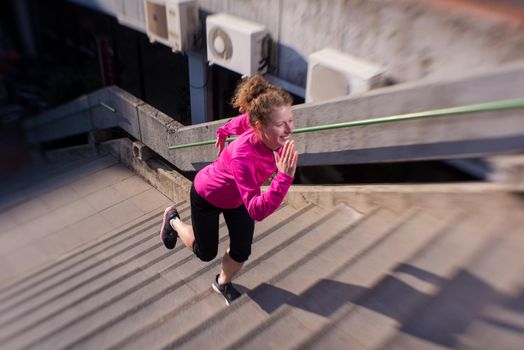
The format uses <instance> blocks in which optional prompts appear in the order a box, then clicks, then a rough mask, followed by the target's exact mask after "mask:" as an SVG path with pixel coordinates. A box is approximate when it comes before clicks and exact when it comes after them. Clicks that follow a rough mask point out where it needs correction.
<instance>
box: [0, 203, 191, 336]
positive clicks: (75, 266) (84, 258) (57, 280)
mask: <svg viewBox="0 0 524 350" xmlns="http://www.w3.org/2000/svg"><path fill="white" fill-rule="evenodd" d="M179 208H180V213H181V215H182V217H184V214H185V215H186V217H188V212H189V206H188V204H187V203H181V204H180V206H179ZM160 223H161V212H158V213H157V214H156V216H155V217H154V218H153V220H150V221H148V222H146V223H144V224H143V225H141V227H138V228H135V230H137V232H135V233H133V232H132V231H127V232H126V231H124V233H126V236H124V237H118V236H117V237H111V238H109V239H107V240H102V241H101V242H100V243H102V244H98V243H95V244H94V245H93V246H91V247H88V248H86V249H84V250H83V251H81V252H79V253H78V254H76V255H72V256H71V258H75V257H76V259H75V260H79V261H77V262H76V263H75V262H74V261H71V259H68V258H66V259H64V262H63V263H58V264H56V265H57V267H56V270H55V271H54V272H53V273H51V275H50V276H48V277H47V278H45V279H44V280H42V281H40V283H35V284H34V285H33V286H31V287H28V290H30V291H32V293H31V294H29V295H27V293H25V294H26V295H25V296H24V298H23V299H21V300H18V301H17V302H15V303H14V304H11V305H10V306H9V307H7V308H4V310H7V312H6V314H7V315H4V314H2V321H0V322H1V323H0V325H1V326H0V327H1V331H0V339H4V338H5V339H7V338H9V339H11V338H13V337H16V336H18V335H24V334H26V332H27V331H28V330H32V329H33V328H35V327H36V328H38V326H39V325H42V324H43V323H44V321H45V322H48V321H49V320H50V319H53V318H54V317H56V316H59V315H61V313H62V312H64V311H66V310H68V309H69V308H71V307H73V306H74V307H75V308H78V307H80V306H81V305H80V304H81V303H84V304H86V305H89V306H91V307H92V306H94V305H95V304H96V302H94V301H93V299H95V297H97V298H99V299H100V297H101V296H103V297H106V298H107V297H109V295H110V294H111V293H113V294H114V293H115V292H118V293H120V292H121V291H119V290H118V289H117V290H116V291H115V286H118V285H119V283H129V284H132V283H135V284H136V283H138V282H136V279H137V277H136V276H135V274H136V273H137V272H140V274H141V275H142V276H140V277H141V279H142V280H145V279H147V278H148V277H149V276H147V275H146V274H144V273H143V271H142V270H141V269H140V267H136V268H135V269H132V268H130V267H129V266H128V265H129V264H130V263H132V262H133V261H134V260H136V259H137V258H138V257H140V256H144V255H148V254H151V251H152V250H158V248H160V246H161V245H162V244H161V243H160V242H159V238H158V228H159V226H160ZM137 248H138V250H137ZM133 250H137V252H136V254H135V255H131V256H129V255H128V253H129V251H133ZM123 255H124V256H126V259H119V260H118V262H115V261H114V259H117V257H119V256H123ZM63 265H65V266H63ZM51 271H53V269H51ZM22 294H23V293H22Z"/></svg>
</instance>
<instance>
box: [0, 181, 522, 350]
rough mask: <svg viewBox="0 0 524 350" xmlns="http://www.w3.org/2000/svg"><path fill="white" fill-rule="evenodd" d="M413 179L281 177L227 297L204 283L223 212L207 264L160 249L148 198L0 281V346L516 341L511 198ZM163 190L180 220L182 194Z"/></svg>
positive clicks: (518, 229)
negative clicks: (319, 182)
mask: <svg viewBox="0 0 524 350" xmlns="http://www.w3.org/2000/svg"><path fill="white" fill-rule="evenodd" d="M95 174H96V173H95ZM55 176H58V177H60V176H61V173H57V174H55ZM65 178H66V177H65V176H64V178H63V179H65ZM113 186H115V184H113ZM446 186H447V187H446ZM463 188H468V186H467V185H466V186H463ZM486 188H489V186H486ZM419 189H420V187H418V186H390V187H388V191H389V195H384V194H377V193H378V192H380V186H377V187H372V186H369V187H367V188H366V189H365V190H363V189H358V188H356V187H355V188H353V189H352V188H351V187H348V188H347V189H346V190H345V192H344V193H341V192H340V191H338V192H337V188H331V187H325V191H322V192H319V193H315V194H314V195H311V193H312V192H313V191H314V189H313V188H312V189H310V190H308V189H307V188H300V189H297V188H294V189H293V191H292V193H290V194H289V196H288V201H287V202H286V203H284V204H283V205H282V206H281V207H280V208H279V210H278V211H277V212H275V213H274V214H273V215H271V216H270V217H269V218H267V219H266V220H264V221H263V222H260V223H257V225H256V232H255V238H254V245H253V253H252V256H251V257H250V259H249V260H248V262H247V263H246V264H245V266H244V268H243V269H242V270H241V272H240V274H239V275H238V276H237V278H236V279H235V281H234V282H235V284H236V286H237V287H238V289H239V290H240V291H241V292H243V296H242V297H241V298H240V299H239V300H237V301H236V302H235V303H234V304H233V305H232V306H230V307H227V306H226V305H225V303H224V302H223V300H222V299H221V297H220V296H218V295H217V294H215V293H214V292H212V290H211V288H210V284H211V281H212V280H213V278H214V276H215V274H216V273H218V271H219V269H220V256H221V255H222V254H223V252H224V251H225V249H226V248H227V242H228V236H227V228H226V227H225V223H222V224H221V226H220V249H219V255H218V258H217V259H215V260H214V261H212V262H210V263H203V262H200V261H199V260H198V259H197V258H195V257H194V256H193V255H192V254H191V253H190V252H189V251H188V250H187V249H185V248H183V247H182V246H181V244H180V243H179V244H178V246H177V247H176V248H175V249H174V250H173V251H168V250H166V249H165V248H164V247H163V245H162V244H161V243H160V241H159V238H158V228H159V225H160V222H161V213H162V211H161V209H160V208H161V206H162V205H165V201H164V200H159V201H158V202H157V203H158V206H157V207H158V209H156V210H152V211H150V212H148V213H147V214H144V215H141V216H140V217H138V218H135V219H133V220H130V221H129V222H128V223H125V224H123V225H121V226H120V227H118V228H115V229H113V230H111V231H110V232H108V233H105V234H103V235H100V236H98V237H93V238H91V239H90V240H87V241H85V242H80V243H79V244H78V245H77V247H76V248H74V249H72V250H71V249H70V250H68V251H65V252H64V253H63V255H62V256H61V258H58V259H56V260H54V261H51V262H48V263H47V264H43V265H42V266H41V267H39V268H37V269H34V270H33V271H32V272H28V273H24V274H21V275H20V276H19V277H18V278H17V279H16V280H11V281H10V282H9V283H4V284H3V286H2V287H1V288H0V348H2V349H95V348H96V349H168V348H177V349H179V348H188V349H201V348H210V347H212V348H215V349H237V348H246V349H253V348H264V349H266V348H278V349H287V348H322V349H326V348H327V349H338V348H349V349H397V348H398V349H443V348H475V349H483V348H485V349H493V348H504V349H520V348H521V344H522V343H523V342H524V326H523V325H524V298H523V295H524V280H523V276H522V271H524V257H523V256H522V251H524V232H523V231H522V224H523V221H524V218H523V217H522V215H521V214H520V213H521V212H522V209H523V204H522V200H521V199H520V197H519V196H517V195H516V194H512V193H511V192H508V191H504V190H502V189H500V188H498V189H495V190H493V189H491V190H489V189H487V190H486V189H485V188H483V187H482V186H479V187H477V188H475V189H471V188H469V189H466V190H462V191H459V192H457V191H455V188H454V187H453V186H452V185H442V186H435V187H427V188H426V190H422V191H420V190H419ZM106 191H107V195H108V196H110V192H109V191H108V189H106ZM417 192H418V193H417ZM101 198H103V197H101ZM158 198H160V197H158ZM311 198H315V199H314V200H311ZM176 204H177V207H178V208H179V211H180V213H181V216H182V218H183V219H184V220H189V219H190V211H189V205H188V203H187V201H186V200H185V199H180V200H178V201H176ZM15 209H16V206H15V207H14V208H11V209H10V210H15ZM19 249H20V251H23V249H24V248H23V246H21V247H20V248H19Z"/></svg>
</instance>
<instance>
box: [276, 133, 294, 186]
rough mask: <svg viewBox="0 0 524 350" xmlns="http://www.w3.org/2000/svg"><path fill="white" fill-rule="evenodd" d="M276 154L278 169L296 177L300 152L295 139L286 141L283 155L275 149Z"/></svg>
mask: <svg viewBox="0 0 524 350" xmlns="http://www.w3.org/2000/svg"><path fill="white" fill-rule="evenodd" d="M274 154H275V161H276V163H277V169H278V171H279V172H282V173H284V174H286V175H287V176H290V177H294V176H295V171H296V170H297V164H298V152H297V150H296V148H295V141H293V140H291V141H289V140H288V141H286V143H285V144H284V148H283V149H282V156H279V155H278V152H276V151H274Z"/></svg>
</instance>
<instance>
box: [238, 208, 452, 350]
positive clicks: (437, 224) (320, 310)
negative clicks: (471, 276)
mask: <svg viewBox="0 0 524 350" xmlns="http://www.w3.org/2000/svg"><path fill="white" fill-rule="evenodd" d="M411 214H412V215H411V216H410V217H408V218H407V219H406V218H403V220H402V221H401V222H400V224H399V223H398V221H397V225H396V226H394V227H393V228H392V229H391V230H390V231H389V232H387V235H386V234H385V233H383V235H384V236H383V237H381V238H380V239H379V240H376V241H374V244H372V245H371V246H370V248H369V249H367V250H365V251H364V253H360V254H357V255H356V256H354V257H352V258H351V259H350V260H346V262H345V263H344V264H342V265H341V266H339V267H338V268H337V269H335V270H334V271H332V272H331V273H330V274H329V275H326V276H324V277H323V278H321V279H319V280H318V281H317V282H316V283H315V284H313V285H311V286H309V287H308V288H306V289H304V290H302V291H301V292H300V293H294V294H296V296H294V298H293V299H292V300H290V301H289V302H288V304H287V305H285V306H284V307H282V308H281V309H279V310H277V311H276V312H275V313H274V315H272V316H271V318H270V319H268V320H267V321H266V322H265V323H264V324H263V325H261V326H259V328H258V329H253V330H252V331H251V332H250V333H248V334H246V335H244V337H242V338H241V339H239V341H238V342H237V343H235V344H232V345H231V346H230V347H231V348H261V347H265V348H279V347H281V348H293V347H300V344H301V342H303V341H305V340H306V339H308V338H309V337H310V336H311V334H313V333H315V332H317V331H319V330H321V329H323V327H325V326H326V325H327V324H329V323H330V322H331V319H333V318H335V317H336V315H337V314H338V313H340V312H343V310H346V309H348V308H351V307H352V306H353V305H354V304H353V303H354V301H355V300H357V299H358V298H359V297H361V296H363V295H365V294H367V293H369V291H371V290H372V289H373V288H374V286H375V285H376V284H377V283H378V281H380V279H381V278H382V277H383V276H384V275H385V274H386V273H387V272H388V271H389V270H390V269H392V268H394V267H395V266H396V265H397V264H399V263H400V262H401V261H403V260H404V259H406V258H409V257H410V256H412V255H413V254H415V253H416V252H417V251H418V250H419V249H421V248H422V247H424V246H426V245H427V244H429V243H431V242H432V241H433V240H434V239H435V237H438V236H439V235H440V234H441V232H442V231H443V230H444V229H445V227H446V226H445V225H446V224H445V222H443V221H440V220H438V219H436V218H435V217H433V216H432V215H428V213H425V212H423V211H416V212H415V213H411ZM370 230H375V228H374V226H371V227H369V228H367V230H366V231H364V232H365V234H366V235H365V236H364V239H369V238H368V237H367V236H368V235H369V231H370ZM360 237H361V238H359V239H363V238H362V236H360ZM335 248H338V247H335ZM350 251H352V250H351V249H350ZM328 256H329V255H328ZM282 327H284V328H282ZM283 329H286V330H287V332H286V333H287V336H284V333H283Z"/></svg>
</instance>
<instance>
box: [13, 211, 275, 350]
mask: <svg viewBox="0 0 524 350" xmlns="http://www.w3.org/2000/svg"><path fill="white" fill-rule="evenodd" d="M270 221H271V220H269V219H268V220H265V222H266V224H265V225H266V227H267V225H271V222H270ZM278 225H279V222H276V223H275V222H273V226H278ZM155 231H156V233H155V234H156V235H158V232H157V229H155ZM223 231H224V232H223V233H222V235H224V234H225V229H223ZM157 240H158V237H157ZM177 249H179V248H178V247H177ZM175 250H176V249H175ZM180 252H183V251H178V252H175V253H174V254H173V256H174V257H175V261H174V262H172V263H171V266H177V269H181V270H184V271H185V274H186V275H187V277H188V278H189V280H191V278H198V276H199V275H200V272H199V270H202V265H203V264H202V263H200V265H198V266H189V265H190V264H189V262H190V261H191V260H190V261H187V257H185V256H184V257H182V259H181V260H183V261H186V263H183V262H181V261H180V260H178V255H180V254H179V253H180ZM177 260H178V261H177ZM192 260H197V259H192ZM216 262H217V263H218V262H219V259H217V260H216ZM214 265H218V264H214ZM168 269H169V268H167V269H165V270H168ZM140 272H141V271H140ZM144 275H146V274H144ZM191 276H192V277H191ZM137 278H139V279H140V281H138V283H136V281H135V284H134V285H130V286H124V287H122V288H123V289H119V284H117V285H115V286H114V288H113V289H112V290H113V291H114V292H115V291H116V292H118V293H116V292H115V293H114V294H115V295H113V297H112V298H108V296H107V295H101V296H100V298H97V301H96V303H95V301H94V300H91V302H90V303H82V304H81V307H82V308H81V309H80V310H74V311H75V312H69V313H67V312H66V315H56V317H57V318H56V319H55V320H54V321H56V323H55V322H47V324H43V325H42V324H39V325H38V327H36V328H32V329H29V330H28V332H26V333H25V335H24V337H23V338H22V337H18V338H16V339H11V342H10V343H9V344H10V345H11V346H13V347H24V346H29V347H41V346H44V345H45V344H47V345H45V346H49V347H52V348H61V347H62V346H64V344H68V342H70V344H69V345H68V346H70V345H71V344H73V343H75V341H79V340H81V339H83V338H86V337H87V338H86V339H88V338H90V337H91V336H92V335H93V334H97V333H99V332H101V331H102V330H103V329H105V328H109V327H110V326H111V325H116V324H118V323H119V321H121V320H126V319H129V317H131V316H133V315H134V314H135V313H139V314H140V317H143V315H142V314H143V310H148V313H149V311H151V312H152V313H151V315H152V316H153V317H154V315H155V312H156V313H158V312H165V310H166V308H168V307H170V306H171V305H175V306H176V304H177V303H179V302H180V301H178V300H179V299H180V300H182V301H183V300H189V299H190V298H192V297H193V296H194V294H195V293H194V291H193V290H192V289H191V288H190V287H189V286H187V285H186V283H185V282H184V281H178V283H176V284H174V285H171V283H170V282H169V281H168V280H166V279H165V278H163V277H162V274H161V273H156V274H155V275H153V276H140V277H137ZM93 303H94V304H95V305H94V307H93V305H92V304H93ZM140 311H142V312H141V313H140ZM62 316H64V317H65V319H64V318H63V317H62ZM146 316H147V315H146ZM101 319H103V320H108V321H106V322H104V325H103V326H100V320H101ZM138 324H140V322H138ZM42 344H44V345H42Z"/></svg>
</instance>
